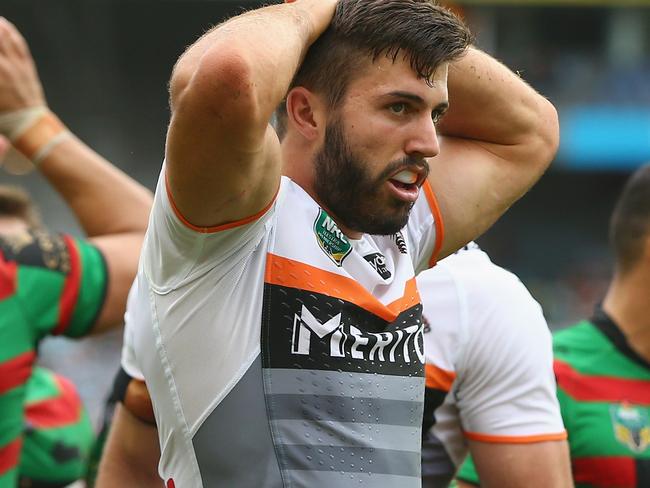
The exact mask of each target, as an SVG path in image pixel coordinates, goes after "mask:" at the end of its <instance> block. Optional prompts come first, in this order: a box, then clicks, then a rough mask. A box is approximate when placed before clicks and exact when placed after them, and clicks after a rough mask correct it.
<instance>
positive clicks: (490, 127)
mask: <svg viewBox="0 0 650 488" xmlns="http://www.w3.org/2000/svg"><path fill="white" fill-rule="evenodd" d="M448 86H449V101H450V109H449V112H448V113H447V115H446V116H445V117H444V119H443V120H442V122H441V123H440V125H439V127H438V130H439V133H440V135H441V138H440V147H441V150H440V154H439V155H438V156H437V157H436V158H433V159H432V160H431V161H430V162H429V163H430V166H431V172H430V174H429V180H430V182H431V186H432V187H433V189H434V191H435V194H436V196H437V199H438V203H439V205H440V209H441V212H442V216H443V220H444V223H445V240H444V242H443V248H442V252H441V256H446V255H448V254H450V253H451V252H453V251H455V250H456V249H458V248H460V247H462V246H463V245H464V244H466V243H467V242H468V241H470V240H472V239H474V238H476V237H478V236H479V235H481V234H482V233H483V232H485V231H486V230H487V229H488V228H489V227H490V226H491V225H492V224H493V223H494V222H495V221H496V220H497V219H498V218H499V216H501V215H502V214H503V213H504V212H505V211H506V210H507V209H508V208H509V207H510V205H512V204H513V203H514V202H515V201H517V200H518V199H519V198H520V197H521V196H523V195H524V194H525V193H526V191H528V189H529V188H530V187H531V186H532V185H533V184H534V183H535V182H536V181H537V180H538V179H539V178H540V176H541V175H542V174H543V173H544V171H545V170H546V168H547V167H548V165H549V164H550V163H551V161H552V159H553V157H554V156H555V153H556V151H557V147H558V142H559V131H558V120H557V113H556V111H555V108H554V107H553V105H552V104H551V103H550V102H549V101H548V100H546V99H545V98H544V97H542V96H541V95H539V94H538V93H536V92H535V91H534V90H533V89H532V88H531V87H530V86H529V85H527V84H526V83H525V82H524V81H523V80H522V79H521V78H519V76H517V75H516V74H515V73H513V72H512V71H510V70H509V69H508V68H506V67H505V66H504V65H503V64H501V63H499V62H498V61H496V60H495V59H494V58H492V57H490V56H488V55H487V54H485V53H483V52H481V51H479V50H478V49H475V48H471V49H470V50H469V51H468V53H467V54H466V55H465V56H464V57H463V58H461V59H460V60H459V61H457V62H455V63H453V64H452V65H451V66H450V68H449V80H448Z"/></svg>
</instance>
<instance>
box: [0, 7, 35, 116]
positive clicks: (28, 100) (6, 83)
mask: <svg viewBox="0 0 650 488" xmlns="http://www.w3.org/2000/svg"><path fill="white" fill-rule="evenodd" d="M45 105H46V102H45V96H44V94H43V87H42V85H41V81H40V79H39V78H38V73H37V72H36V65H35V64H34V59H33V58H32V55H31V53H30V52H29V47H28V46H27V42H26V41H25V39H24V38H23V36H22V35H21V34H20V32H18V29H16V27H15V26H14V25H13V24H12V23H11V22H9V21H8V20H7V19H5V18H4V17H0V113H2V112H8V111H13V110H20V109H24V108H28V107H36V106H45Z"/></svg>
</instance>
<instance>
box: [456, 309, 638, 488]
mask: <svg viewBox="0 0 650 488" xmlns="http://www.w3.org/2000/svg"><path fill="white" fill-rule="evenodd" d="M553 349H554V354H555V365H554V369H555V376H556V378H557V383H558V392H557V395H558V399H559V401H560V407H561V410H562V418H563V419H564V424H565V426H566V429H567V431H568V433H569V445H570V449H571V466H572V470H573V478H574V482H575V486H576V488H613V487H616V488H642V487H643V488H646V487H650V363H648V362H647V361H645V360H644V359H643V358H641V357H640V356H639V355H637V354H636V353H635V352H634V351H633V350H632V349H631V348H630V346H629V344H628V343H627V341H626V339H625V336H624V335H623V333H622V332H621V331H620V329H619V328H618V327H617V326H616V325H615V324H614V322H613V321H612V320H611V318H609V317H608V316H607V315H606V314H605V313H604V312H603V311H602V310H597V312H596V314H595V315H594V317H593V318H592V319H591V320H589V321H587V320H585V321H583V322H580V323H578V324H576V325H574V326H573V327H569V328H567V329H564V330H561V331H559V332H557V333H555V334H554V338H553ZM468 461H469V462H468ZM468 461H466V462H465V463H464V464H463V465H462V467H461V469H460V470H459V472H458V475H457V477H458V478H459V479H462V480H463V481H466V482H468V483H472V484H478V476H477V474H476V470H475V469H474V465H473V463H471V460H469V459H468Z"/></svg>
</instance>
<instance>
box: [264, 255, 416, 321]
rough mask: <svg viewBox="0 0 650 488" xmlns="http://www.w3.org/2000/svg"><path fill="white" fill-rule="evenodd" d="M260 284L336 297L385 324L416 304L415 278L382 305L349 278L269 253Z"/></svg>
mask: <svg viewBox="0 0 650 488" xmlns="http://www.w3.org/2000/svg"><path fill="white" fill-rule="evenodd" d="M264 281H265V282H266V283H268V284H271V285H278V286H285V287H289V288H298V289H301V290H306V291H312V292H316V293H320V294H323V295H328V296H331V297H334V298H339V299H341V300H345V301H347V302H350V303H354V304H355V305H357V306H358V307H361V308H363V309H364V310H367V311H368V312H370V313H373V314H375V315H377V316H378V317H381V318H382V319H384V320H385V321H387V322H393V321H394V320H395V319H396V318H397V316H398V315H399V314H400V313H402V312H403V311H404V310H408V309H409V308H411V307H413V306H415V305H417V304H419V303H420V294H419V292H418V289H417V285H416V283H415V277H414V278H411V279H410V280H408V281H407V282H406V284H405V286H404V295H403V296H402V297H400V298H398V299H397V300H395V301H394V302H392V303H390V304H388V305H384V304H383V303H381V302H380V301H379V300H377V298H375V297H374V296H373V295H372V294H371V293H370V292H369V291H368V290H366V289H365V288H364V287H363V286H362V285H360V284H359V283H358V282H356V281H355V280H353V279H352V278H348V277H347V276H341V275H339V274H336V273H331V272H329V271H325V270H323V269H320V268H316V267H314V266H310V265H308V264H304V263H301V262H299V261H294V260H292V259H288V258H283V257H281V256H276V255H275V254H271V253H269V254H267V257H266V271H265V273H264Z"/></svg>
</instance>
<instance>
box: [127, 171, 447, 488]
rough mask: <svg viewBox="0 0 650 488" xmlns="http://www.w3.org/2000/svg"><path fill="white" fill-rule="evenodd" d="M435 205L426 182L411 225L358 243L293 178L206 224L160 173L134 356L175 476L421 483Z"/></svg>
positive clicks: (263, 482)
mask: <svg viewBox="0 0 650 488" xmlns="http://www.w3.org/2000/svg"><path fill="white" fill-rule="evenodd" d="M437 214H438V213H437V207H436V205H435V199H434V198H433V195H432V192H431V189H430V188H429V187H428V186H427V187H426V188H425V189H424V190H423V191H422V194H421V197H420V198H419V199H418V201H417V202H416V204H415V206H414V208H413V210H412V213H411V217H410V220H409V223H408V225H407V227H406V228H405V229H403V231H402V232H400V233H398V234H396V235H393V236H364V237H363V238H361V239H360V240H357V241H354V240H349V239H347V238H346V237H345V235H343V234H342V233H341V231H340V230H339V229H338V227H337V226H336V224H335V223H334V221H333V220H332V219H331V218H330V217H329V215H327V213H326V212H325V211H324V210H323V209H321V208H319V206H318V205H317V204H316V202H315V201H314V200H313V199H312V198H311V197H310V196H309V195H308V194H307V193H306V192H305V191H304V190H302V188H300V187H299V186H298V185H296V184H295V183H293V182H292V181H291V180H289V179H287V178H282V182H281V185H280V189H279V191H278V195H277V197H276V199H275V201H274V202H273V203H272V204H271V205H270V207H269V208H268V209H266V210H264V211H262V212H260V214H258V215H256V216H253V217H251V218H249V219H246V220H244V221H242V222H237V223H233V224H227V225H224V226H220V227H217V228H214V229H205V228H196V227H193V226H192V225H191V224H189V223H187V222H185V221H184V220H183V218H182V216H181V215H180V214H179V213H178V211H177V210H176V209H175V207H174V204H173V202H172V201H171V200H170V196H169V194H168V192H167V191H166V188H165V180H164V168H163V173H162V175H161V178H160V180H159V183H158V188H157V191H156V197H155V202H154V207H153V210H152V215H151V219H150V223H149V229H148V231H147V235H146V239H145V243H144V246H143V251H142V257H141V264H140V270H139V273H138V278H137V281H136V284H135V285H134V286H135V287H136V289H135V290H134V292H133V295H132V297H131V300H130V305H129V307H130V309H129V314H128V318H129V320H130V322H131V323H130V324H129V325H128V326H127V329H126V339H127V341H128V342H129V344H126V345H125V347H124V357H123V365H124V369H125V370H126V371H129V372H130V373H132V374H133V375H134V376H138V374H139V373H142V375H143V376H144V378H145V380H146V383H147V387H148V389H149V393H150V395H151V398H152V401H153V406H154V412H155V416H156V421H157V425H158V434H159V440H160V444H161V460H160V464H159V472H160V475H161V476H162V477H163V479H164V480H165V482H166V483H167V484H168V486H172V485H173V486H175V487H176V488H186V487H203V486H205V487H228V488H240V487H241V488H244V487H246V488H248V487H252V486H255V487H260V488H266V487H292V488H299V487H309V488H314V487H327V488H330V487H337V488H346V487H355V488H357V487H360V486H365V485H369V484H371V485H372V486H373V487H375V488H392V487H396V486H399V487H403V488H409V487H419V486H420V484H421V470H420V467H421V464H420V459H421V428H422V412H423V395H424V353H423V338H422V329H423V327H422V321H421V310H422V306H421V304H420V298H419V294H418V291H417V287H416V281H415V278H414V270H415V269H422V268H426V267H428V266H429V264H430V263H431V261H432V255H434V254H435V252H436V250H437V249H439V247H440V240H441V239H440V237H441V235H442V228H441V225H442V223H441V221H440V219H439V218H436V217H434V215H437ZM436 236H438V239H436ZM171 480H173V481H171Z"/></svg>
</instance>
